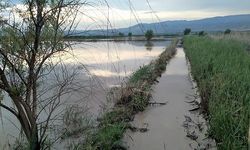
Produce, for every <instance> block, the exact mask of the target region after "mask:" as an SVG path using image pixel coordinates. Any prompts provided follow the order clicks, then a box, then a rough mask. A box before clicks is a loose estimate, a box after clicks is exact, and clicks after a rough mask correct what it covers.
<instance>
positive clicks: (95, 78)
mask: <svg viewBox="0 0 250 150" xmlns="http://www.w3.org/2000/svg"><path fill="white" fill-rule="evenodd" d="M169 43H170V41H169V40H166V41H152V42H146V41H127V42H114V41H99V42H77V43H74V44H73V46H72V51H71V53H70V54H68V53H67V54H63V55H61V57H57V58H54V59H55V60H60V61H63V63H64V65H65V66H64V67H65V69H64V70H66V71H67V72H73V70H77V77H76V78H75V79H76V81H74V85H72V87H73V86H75V87H74V88H75V89H77V86H79V87H80V86H81V87H84V88H78V89H77V90H75V91H74V92H73V93H71V94H66V95H65V96H63V98H62V101H63V102H64V104H63V105H62V106H61V107H60V108H59V109H58V110H56V113H58V114H60V113H61V114H62V113H63V110H64V109H65V108H66V107H67V106H68V105H73V104H76V105H79V106H87V107H88V110H89V111H90V112H91V113H92V114H94V115H98V114H99V112H100V111H101V110H102V107H103V106H104V105H105V103H106V95H107V92H108V91H109V90H110V88H111V87H114V86H119V85H120V84H121V83H123V82H125V81H126V80H127V78H128V76H129V75H131V73H133V72H134V71H135V70H137V69H138V68H139V67H140V66H143V65H145V64H148V63H149V62H150V61H151V60H152V59H154V58H156V57H157V56H158V55H159V54H160V53H161V52H162V51H163V50H164V49H165V48H166V46H167V45H169ZM60 67H61V66H58V68H56V70H57V72H59V74H60ZM62 79H63V78H62ZM43 81H44V84H43V85H42V88H41V90H42V89H43V88H46V87H49V86H50V85H53V84H54V83H55V82H56V78H55V76H53V75H49V76H48V77H46V78H44V79H43ZM53 92H54V90H50V91H47V92H46V93H45V94H44V95H43V96H41V98H46V97H48V96H49V95H50V94H52V93H53ZM4 103H5V104H8V105H11V104H12V103H11V102H10V99H8V97H7V96H6V97H5V99H4ZM1 115H2V121H1V125H0V149H1V148H3V147H5V148H7V147H8V145H7V144H6V143H8V142H9V143H11V141H13V139H15V138H16V137H18V135H19V132H20V129H19V128H20V125H19V123H18V122H17V120H16V119H15V118H14V116H12V115H11V114H10V113H8V112H6V111H5V110H4V109H1ZM41 116H42V117H41V118H40V120H43V119H42V118H43V117H46V113H44V114H42V115H41Z"/></svg>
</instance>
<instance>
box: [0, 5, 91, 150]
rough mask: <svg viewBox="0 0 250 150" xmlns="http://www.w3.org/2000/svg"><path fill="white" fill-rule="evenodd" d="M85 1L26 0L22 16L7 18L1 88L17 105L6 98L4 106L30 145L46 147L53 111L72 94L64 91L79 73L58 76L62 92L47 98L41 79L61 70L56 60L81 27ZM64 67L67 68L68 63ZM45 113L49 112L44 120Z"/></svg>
mask: <svg viewBox="0 0 250 150" xmlns="http://www.w3.org/2000/svg"><path fill="white" fill-rule="evenodd" d="M83 4H87V2H86V1H84V2H83V1H80V0H25V1H24V3H23V6H24V8H25V9H24V10H21V9H16V10H15V13H17V14H18V17H17V16H16V15H14V18H12V19H10V20H8V21H1V24H2V25H1V29H0V31H1V40H0V89H1V91H2V92H4V93H6V94H7V95H8V96H9V97H10V98H11V101H12V102H13V104H14V107H12V106H8V105H6V104H4V102H2V101H0V106H1V107H2V108H4V109H6V110H7V111H9V112H10V113H12V114H13V115H15V117H16V118H17V119H18V121H19V122H20V124H21V128H22V130H23V132H24V134H25V136H26V138H27V140H28V142H29V144H30V145H29V146H30V149H44V148H45V147H44V146H43V145H44V142H45V140H46V138H47V136H46V131H47V129H48V125H49V121H50V120H51V118H52V116H53V115H52V114H53V111H54V110H55V109H56V107H58V106H59V105H60V97H61V95H63V94H65V93H67V92H65V90H64V89H65V88H66V86H67V85H69V84H71V83H72V81H73V79H74V73H73V75H72V76H67V77H65V78H62V79H60V77H57V79H58V80H60V81H61V82H60V84H57V85H55V86H57V87H58V88H57V92H56V94H54V96H51V97H49V98H48V97H47V98H46V99H43V100H42V98H41V97H42V96H41V95H42V93H41V91H39V87H40V82H42V79H44V76H46V75H47V74H49V73H50V72H52V70H53V69H55V64H54V63H53V62H52V58H53V57H54V56H55V55H58V53H62V52H66V51H67V50H68V47H69V45H68V44H67V43H66V42H64V40H63V37H64V36H65V34H67V33H70V31H71V30H72V29H74V28H75V18H76V15H77V13H78V10H79V7H80V6H81V5H83ZM15 17H16V18H15ZM17 18H18V19H17ZM15 19H17V20H15ZM0 20H1V18H0ZM62 68H63V70H64V71H65V72H67V70H66V69H65V67H64V66H62ZM58 83H59V82H58ZM48 90H49V89H47V91H48ZM42 111H46V113H47V114H48V115H47V117H46V119H44V120H43V121H42V122H39V121H38V118H39V115H41V112H42Z"/></svg>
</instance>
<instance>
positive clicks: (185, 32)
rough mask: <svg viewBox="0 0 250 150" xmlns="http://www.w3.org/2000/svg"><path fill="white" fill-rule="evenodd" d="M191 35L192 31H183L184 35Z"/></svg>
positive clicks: (187, 29)
mask: <svg viewBox="0 0 250 150" xmlns="http://www.w3.org/2000/svg"><path fill="white" fill-rule="evenodd" d="M190 33H191V29H190V28H186V29H185V30H184V31H183V34H184V35H189V34H190Z"/></svg>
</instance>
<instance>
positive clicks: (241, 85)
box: [184, 36, 250, 150]
mask: <svg viewBox="0 0 250 150" xmlns="http://www.w3.org/2000/svg"><path fill="white" fill-rule="evenodd" d="M184 47H185V49H186V54H187V57H188V58H189V60H190V63H191V68H192V75H193V76H194V79H195V80H196V81H197V84H198V88H199V93H200V95H201V98H202V101H201V106H202V109H203V112H204V113H206V114H207V119H208V120H209V123H210V128H209V135H210V136H212V137H213V138H214V139H215V140H216V142H217V146H218V149H221V150H224V149H225V150H226V149H247V148H248V130H249V114H250V95H249V90H250V84H249V83H250V76H249V74H250V68H249V65H250V59H249V57H250V56H249V52H248V51H247V50H248V47H249V45H248V44H246V43H244V42H240V41H238V40H233V39H226V38H220V39H216V38H211V37H207V36H205V37H198V36H186V37H185V39H184Z"/></svg>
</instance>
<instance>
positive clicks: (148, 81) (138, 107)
mask: <svg viewBox="0 0 250 150" xmlns="http://www.w3.org/2000/svg"><path fill="white" fill-rule="evenodd" d="M176 43H177V42H176V41H174V42H173V43H172V44H171V46H169V47H168V48H167V49H166V50H165V51H164V52H163V53H162V54H161V55H160V56H159V58H158V59H157V60H155V61H152V62H151V63H150V64H148V65H146V66H143V67H141V68H140V69H139V70H137V71H136V72H135V73H134V74H132V76H131V77H130V78H129V80H128V82H127V85H126V86H125V87H124V88H122V89H121V93H122V94H121V97H120V98H119V99H118V100H117V103H116V104H115V106H114V108H113V109H112V110H111V111H108V112H106V113H105V114H104V115H103V116H102V118H101V119H100V120H99V126H98V129H97V131H96V132H95V133H94V134H93V135H91V136H90V137H89V138H88V139H87V141H86V143H85V144H84V146H83V147H84V148H83V149H91V150H93V149H94V150H96V149H102V150H110V149H125V148H123V147H122V146H121V144H122V143H121V142H120V139H121V138H122V137H123V133H124V132H125V131H126V129H128V128H132V127H131V126H130V124H129V122H130V121H132V120H133V118H134V115H135V114H136V113H138V112H139V111H143V110H145V108H146V107H147V105H148V103H149V100H150V97H151V94H150V92H151V89H152V85H153V84H154V83H155V82H156V79H157V78H158V77H159V76H160V75H161V74H162V72H164V71H165V69H166V64H167V62H168V60H169V59H170V58H171V57H172V56H173V55H174V54H175V46H176Z"/></svg>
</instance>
